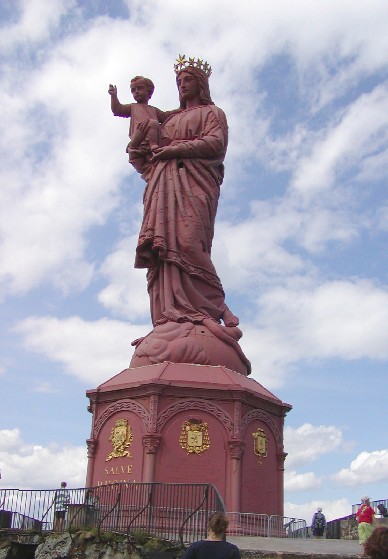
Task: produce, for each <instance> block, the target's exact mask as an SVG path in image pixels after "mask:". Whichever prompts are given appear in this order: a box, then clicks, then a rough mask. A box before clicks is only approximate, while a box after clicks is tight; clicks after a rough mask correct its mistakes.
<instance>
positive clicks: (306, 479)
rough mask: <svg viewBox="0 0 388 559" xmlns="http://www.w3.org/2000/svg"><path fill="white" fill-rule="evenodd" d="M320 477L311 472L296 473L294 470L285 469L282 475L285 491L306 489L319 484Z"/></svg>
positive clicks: (317, 486) (320, 481)
mask: <svg viewBox="0 0 388 559" xmlns="http://www.w3.org/2000/svg"><path fill="white" fill-rule="evenodd" d="M321 484H322V479H321V478H318V477H317V476H316V475H315V474H314V473H313V472H306V473H303V474H298V473H297V472H295V471H286V472H285V475H284V489H285V491H307V490H309V489H317V488H319V487H320V486H321Z"/></svg>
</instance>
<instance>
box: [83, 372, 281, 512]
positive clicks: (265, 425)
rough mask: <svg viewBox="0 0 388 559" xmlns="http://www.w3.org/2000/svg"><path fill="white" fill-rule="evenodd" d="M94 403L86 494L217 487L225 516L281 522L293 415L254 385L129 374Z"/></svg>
mask: <svg viewBox="0 0 388 559" xmlns="http://www.w3.org/2000/svg"><path fill="white" fill-rule="evenodd" d="M87 396H88V397H89V399H90V407H89V410H90V411H91V412H92V413H93V422H92V429H91V437H90V439H89V440H88V441H87V443H88V458H89V460H88V474H87V480H86V485H87V487H98V486H107V485H111V484H114V483H117V482H122V483H132V482H144V483H152V482H160V483H211V484H213V485H214V486H215V487H216V488H217V489H218V491H219V493H220V495H221V497H222V499H223V501H224V503H225V507H226V510H228V511H232V512H253V513H265V514H273V515H279V516H282V515H283V473H284V472H283V470H284V459H285V456H286V454H285V453H284V449H283V422H284V416H285V415H286V413H287V412H288V411H289V410H290V409H291V406H290V405H289V404H285V403H283V402H282V401H281V400H279V399H278V398H277V397H276V396H275V395H274V394H272V393H271V392H269V391H268V390H267V389H265V388H264V387H263V386H262V385H261V384H259V383H258V382H257V381H255V380H254V379H251V378H249V377H247V376H245V375H241V374H238V373H236V372H235V371H231V370H230V369H227V368H226V367H222V366H210V365H194V364H187V363H186V364H185V363H169V362H165V363H158V364H156V365H146V366H143V367H136V368H129V369H125V370H124V371H122V372H121V373H119V374H118V375H116V376H114V377H112V378H111V379H109V380H107V381H106V382H104V383H103V384H101V385H100V386H98V387H97V388H95V389H93V390H88V391H87ZM97 492H98V491H97Z"/></svg>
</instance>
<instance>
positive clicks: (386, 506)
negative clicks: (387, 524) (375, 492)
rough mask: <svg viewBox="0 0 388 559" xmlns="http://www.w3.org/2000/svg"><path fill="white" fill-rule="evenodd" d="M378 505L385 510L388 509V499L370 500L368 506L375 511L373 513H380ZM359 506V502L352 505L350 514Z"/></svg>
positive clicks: (354, 512)
mask: <svg viewBox="0 0 388 559" xmlns="http://www.w3.org/2000/svg"><path fill="white" fill-rule="evenodd" d="M380 505H382V506H383V507H384V509H385V510H387V509H388V499H381V500H380V501H371V503H370V506H371V507H372V509H373V510H374V511H375V514H381V511H380V509H379V506H380ZM360 506H361V503H358V504H356V505H352V514H356V512H357V511H358V509H359V508H360Z"/></svg>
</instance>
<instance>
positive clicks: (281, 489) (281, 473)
mask: <svg viewBox="0 0 388 559" xmlns="http://www.w3.org/2000/svg"><path fill="white" fill-rule="evenodd" d="M276 456H277V459H278V492H277V493H278V511H280V512H278V514H279V515H280V516H283V512H284V461H285V459H286V456H287V452H283V451H281V452H277V453H276Z"/></svg>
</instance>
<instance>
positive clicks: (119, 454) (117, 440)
mask: <svg viewBox="0 0 388 559" xmlns="http://www.w3.org/2000/svg"><path fill="white" fill-rule="evenodd" d="M109 440H110V442H111V443H112V446H113V450H112V452H111V453H110V454H109V456H108V458H107V459H106V460H105V462H108V461H109V460H112V458H123V457H124V456H128V458H131V453H130V452H129V450H126V449H127V448H128V447H129V446H131V442H132V440H133V435H132V429H131V426H130V425H128V421H127V420H126V419H118V420H117V421H116V425H115V426H114V427H113V429H112V432H111V434H110V437H109Z"/></svg>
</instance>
